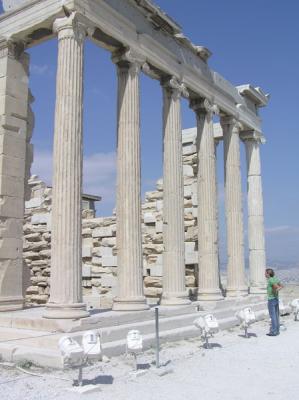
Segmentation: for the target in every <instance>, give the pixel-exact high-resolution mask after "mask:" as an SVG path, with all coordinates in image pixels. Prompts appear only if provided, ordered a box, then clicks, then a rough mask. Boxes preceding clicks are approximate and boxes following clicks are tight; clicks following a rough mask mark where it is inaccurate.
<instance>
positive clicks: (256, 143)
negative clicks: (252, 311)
mask: <svg viewBox="0 0 299 400" xmlns="http://www.w3.org/2000/svg"><path fill="white" fill-rule="evenodd" d="M241 137H242V139H243V140H244V142H245V148H246V159H247V201H248V243H249V276H250V284H249V291H250V293H251V294H259V293H266V281H265V268H266V253H265V233H264V210H263V190H262V178H261V161H260V144H261V143H263V142H264V141H265V139H264V137H263V136H262V135H261V134H258V133H256V132H254V131H251V132H243V133H242V136H241Z"/></svg>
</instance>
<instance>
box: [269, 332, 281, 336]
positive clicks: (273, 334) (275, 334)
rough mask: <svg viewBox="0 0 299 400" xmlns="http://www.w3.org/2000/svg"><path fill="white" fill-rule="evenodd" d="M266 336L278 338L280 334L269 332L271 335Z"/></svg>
mask: <svg viewBox="0 0 299 400" xmlns="http://www.w3.org/2000/svg"><path fill="white" fill-rule="evenodd" d="M266 335H267V336H278V335H279V333H272V332H269V333H266Z"/></svg>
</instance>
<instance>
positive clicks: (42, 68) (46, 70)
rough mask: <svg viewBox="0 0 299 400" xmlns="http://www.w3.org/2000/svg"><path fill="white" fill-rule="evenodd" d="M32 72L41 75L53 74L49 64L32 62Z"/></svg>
mask: <svg viewBox="0 0 299 400" xmlns="http://www.w3.org/2000/svg"><path fill="white" fill-rule="evenodd" d="M30 73H31V74H33V75H41V76H45V75H47V76H49V75H53V71H52V69H51V68H50V66H49V65H47V64H43V65H37V64H30Z"/></svg>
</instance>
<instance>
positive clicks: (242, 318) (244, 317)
mask: <svg viewBox="0 0 299 400" xmlns="http://www.w3.org/2000/svg"><path fill="white" fill-rule="evenodd" d="M235 316H236V318H237V319H238V320H239V322H240V325H241V327H242V328H244V331H245V337H246V338H249V334H248V328H249V326H250V325H251V324H253V323H254V322H256V317H255V313H254V311H253V310H252V308H251V307H245V308H243V309H242V310H240V311H238V312H236V314H235Z"/></svg>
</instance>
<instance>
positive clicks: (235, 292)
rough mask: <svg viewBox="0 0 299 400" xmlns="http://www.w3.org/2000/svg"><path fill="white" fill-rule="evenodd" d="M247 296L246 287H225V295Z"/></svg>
mask: <svg viewBox="0 0 299 400" xmlns="http://www.w3.org/2000/svg"><path fill="white" fill-rule="evenodd" d="M245 296H248V288H247V287H246V288H241V289H229V288H228V289H226V297H245Z"/></svg>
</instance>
